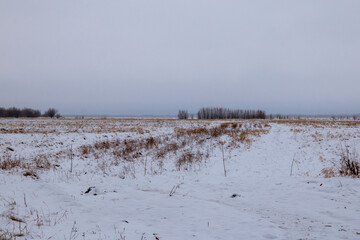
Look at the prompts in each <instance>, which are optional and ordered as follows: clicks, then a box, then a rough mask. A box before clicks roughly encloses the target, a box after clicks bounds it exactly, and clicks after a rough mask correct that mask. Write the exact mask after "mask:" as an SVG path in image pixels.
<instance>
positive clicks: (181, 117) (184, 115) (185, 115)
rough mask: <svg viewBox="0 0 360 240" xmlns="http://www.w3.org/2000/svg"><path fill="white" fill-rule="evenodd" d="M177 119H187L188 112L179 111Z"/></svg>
mask: <svg viewBox="0 0 360 240" xmlns="http://www.w3.org/2000/svg"><path fill="white" fill-rule="evenodd" d="M178 118H179V119H188V118H189V113H188V111H187V110H179V113H178Z"/></svg>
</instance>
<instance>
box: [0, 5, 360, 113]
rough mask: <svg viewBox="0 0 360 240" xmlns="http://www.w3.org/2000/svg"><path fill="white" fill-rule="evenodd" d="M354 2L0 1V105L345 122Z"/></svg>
mask: <svg viewBox="0 0 360 240" xmlns="http://www.w3.org/2000/svg"><path fill="white" fill-rule="evenodd" d="M359 12H360V1H359V0H344V1H341V0H337V1H333V0H302V1H299V0H293V1H292V0H284V1H275V0H274V1H269V0H266V1H265V0H264V1H256V0H249V1H241V0H234V1H230V0H181V1H180V0H178V1H172V0H162V1H160V0H151V1H149V0H129V1H122V0H114V1H112V0H111V1H110V0H104V1H99V0H97V1H95V0H78V1H74V0H56V1H48V0H42V1H35V0H34V1H18V0H0V83H1V84H0V106H3V107H11V106H16V107H32V108H36V109H40V110H45V109H46V108H48V107H55V108H57V109H59V110H60V112H61V113H62V114H100V115H106V114H110V115H114V114H125V115H126V114H176V113H177V111H178V109H180V108H184V109H188V110H189V111H191V112H196V111H197V110H198V109H199V108H200V107H203V106H221V107H230V108H244V109H264V110H266V111H267V112H268V113H270V112H271V113H290V114H297V113H299V114H351V113H359V112H360V108H359V103H360V91H359V90H360V66H359V65H360V14H359Z"/></svg>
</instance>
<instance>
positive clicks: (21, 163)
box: [0, 154, 52, 178]
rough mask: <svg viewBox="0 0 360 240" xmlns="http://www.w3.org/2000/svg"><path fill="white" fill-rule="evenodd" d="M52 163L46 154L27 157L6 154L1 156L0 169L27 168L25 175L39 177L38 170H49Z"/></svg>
mask: <svg viewBox="0 0 360 240" xmlns="http://www.w3.org/2000/svg"><path fill="white" fill-rule="evenodd" d="M50 168H52V165H51V163H50V161H49V159H48V157H47V156H46V155H43V154H40V155H37V156H34V157H32V158H29V159H26V158H23V157H19V156H16V155H15V156H12V155H9V154H6V155H4V156H2V157H0V169H2V170H5V171H12V170H25V172H24V174H23V175H24V176H31V177H33V178H38V176H37V174H36V170H49V169H50Z"/></svg>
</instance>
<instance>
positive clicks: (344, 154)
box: [339, 146, 360, 177]
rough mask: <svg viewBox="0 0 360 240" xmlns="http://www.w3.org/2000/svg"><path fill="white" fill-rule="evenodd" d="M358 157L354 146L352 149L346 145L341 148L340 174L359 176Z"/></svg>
mask: <svg viewBox="0 0 360 240" xmlns="http://www.w3.org/2000/svg"><path fill="white" fill-rule="evenodd" d="M358 158H359V156H358V154H357V152H356V150H355V147H354V149H353V151H351V150H350V147H348V146H345V148H342V149H341V154H340V171H339V173H340V175H341V176H353V177H359V170H360V164H359V160H358Z"/></svg>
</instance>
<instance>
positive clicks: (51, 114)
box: [44, 108, 59, 118]
mask: <svg viewBox="0 0 360 240" xmlns="http://www.w3.org/2000/svg"><path fill="white" fill-rule="evenodd" d="M58 112H59V111H58V110H56V109H55V108H49V109H48V110H47V111H46V112H45V113H44V117H50V118H53V117H55V116H56V114H57V113H58Z"/></svg>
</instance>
